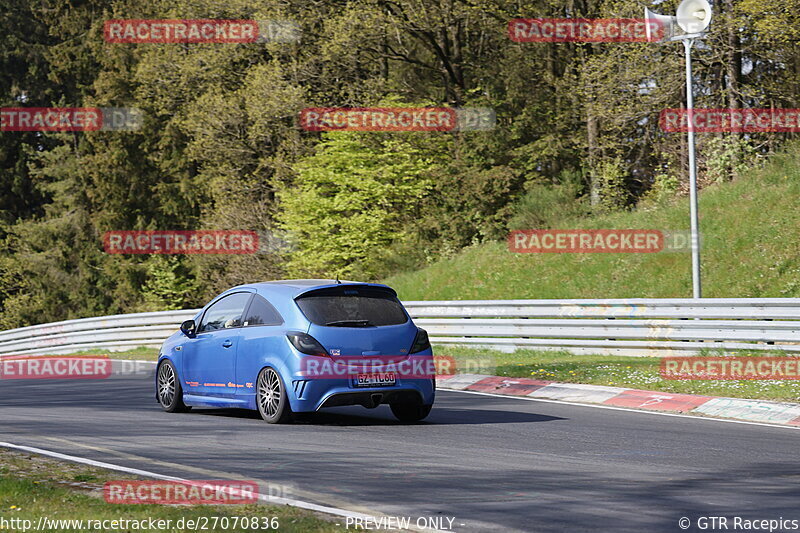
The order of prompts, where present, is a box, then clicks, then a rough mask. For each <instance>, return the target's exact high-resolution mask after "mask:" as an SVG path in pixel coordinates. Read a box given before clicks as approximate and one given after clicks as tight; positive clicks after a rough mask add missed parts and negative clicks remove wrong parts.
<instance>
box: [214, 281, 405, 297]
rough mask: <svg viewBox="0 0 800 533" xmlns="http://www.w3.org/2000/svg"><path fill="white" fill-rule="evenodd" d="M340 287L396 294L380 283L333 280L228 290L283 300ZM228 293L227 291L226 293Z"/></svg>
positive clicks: (266, 284)
mask: <svg viewBox="0 0 800 533" xmlns="http://www.w3.org/2000/svg"><path fill="white" fill-rule="evenodd" d="M342 285H361V286H368V287H380V288H382V289H387V290H389V291H391V292H392V294H394V295H395V296H396V295H397V293H396V292H395V291H394V289H392V288H391V287H389V286H388V285H383V284H381V283H363V282H360V281H345V280H340V281H337V280H335V279H287V280H276V281H262V282H260V283H248V284H246V285H239V286H238V287H234V288H233V289H230V290H231V291H233V290H235V289H255V291H256V292H258V293H260V294H264V295H265V296H266V295H270V296H282V297H284V298H292V299H294V298H296V297H298V296H300V295H301V294H304V293H306V292H310V291H313V290H316V289H323V288H327V287H341V286H342ZM226 292H229V291H226Z"/></svg>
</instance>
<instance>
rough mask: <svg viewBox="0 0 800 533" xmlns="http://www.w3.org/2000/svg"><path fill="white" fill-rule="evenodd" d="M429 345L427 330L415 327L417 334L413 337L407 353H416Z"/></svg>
mask: <svg viewBox="0 0 800 533" xmlns="http://www.w3.org/2000/svg"><path fill="white" fill-rule="evenodd" d="M430 347H431V342H430V341H429V340H428V332H427V331H425V330H424V329H422V328H417V336H416V337H414V344H412V345H411V349H410V350H409V351H408V353H410V354H411V353H417V352H421V351H423V350H428V349H429V348H430Z"/></svg>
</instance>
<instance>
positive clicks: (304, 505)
mask: <svg viewBox="0 0 800 533" xmlns="http://www.w3.org/2000/svg"><path fill="white" fill-rule="evenodd" d="M0 447H3V448H10V449H12V450H20V451H23V452H28V453H36V454H39V455H46V456H48V457H53V458H55V459H61V460H63V461H71V462H73V463H80V464H84V465H89V466H96V467H98V468H105V469H106V470H114V471H117V472H125V473H126V474H133V475H136V476H141V477H149V478H153V479H162V480H164V481H180V482H183V483H188V484H191V483H195V482H193V481H192V480H189V479H184V478H179V477H174V476H165V475H163V474H158V473H156V472H149V471H147V470H139V469H138V468H128V467H127V466H121V465H115V464H113V463H104V462H102V461H95V460H93V459H86V458H84V457H78V456H76V455H67V454H64V453H59V452H53V451H50V450H44V449H42V448H34V447H32V446H21V445H19V444H12V443H10V442H2V441H0ZM258 499H259V500H263V501H265V502H267V503H271V504H274V505H289V506H291V507H298V508H300V509H306V510H309V511H316V512H319V513H325V514H329V515H334V516H341V517H344V518H361V519H365V520H366V519H369V520H370V522H373V521H374V520H375V519H376V518H377V519H380V515H378V516H374V515H368V514H364V513H357V512H354V511H348V510H347V509H340V508H338V507H328V506H326V505H317V504H316V503H311V502H304V501H301V500H294V499H292V498H277V497H274V496H266V495H264V494H259V495H258ZM373 523H374V522H373ZM411 529H414V530H417V531H431V532H433V533H452V532H443V531H440V530H436V529H418V528H416V527H412V528H411Z"/></svg>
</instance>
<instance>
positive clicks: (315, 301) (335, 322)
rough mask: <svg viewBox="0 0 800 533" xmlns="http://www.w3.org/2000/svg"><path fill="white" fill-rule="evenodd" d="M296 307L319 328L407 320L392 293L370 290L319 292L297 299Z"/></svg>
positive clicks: (363, 325) (361, 288)
mask: <svg viewBox="0 0 800 533" xmlns="http://www.w3.org/2000/svg"><path fill="white" fill-rule="evenodd" d="M297 305H298V306H299V307H300V310H301V311H303V314H304V315H306V317H307V318H308V319H309V320H310V321H311V322H313V323H314V324H319V325H322V326H342V327H367V326H391V325H393V324H404V323H405V322H406V321H407V320H408V317H407V316H406V313H405V311H404V310H403V306H402V305H401V304H400V302H399V301H398V300H397V297H395V296H394V294H392V293H391V292H388V291H384V290H381V289H376V288H372V287H347V286H343V287H334V288H331V289H322V290H319V291H314V292H312V293H311V294H309V295H304V296H301V297H300V298H298V299H297Z"/></svg>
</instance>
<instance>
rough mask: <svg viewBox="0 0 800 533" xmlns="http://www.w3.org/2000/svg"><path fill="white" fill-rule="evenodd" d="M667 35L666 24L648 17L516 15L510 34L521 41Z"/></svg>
mask: <svg viewBox="0 0 800 533" xmlns="http://www.w3.org/2000/svg"><path fill="white" fill-rule="evenodd" d="M648 25H649V26H650V35H651V37H650V40H651V41H660V40H661V39H662V38H663V37H664V30H665V28H664V25H663V24H661V23H659V22H658V21H654V20H645V19H618V18H615V19H551V18H540V19H512V20H510V21H508V36H509V37H510V38H511V40H512V41H516V42H518V43H574V42H583V43H605V42H612V43H621V42H647V41H648V38H647V27H648Z"/></svg>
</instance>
